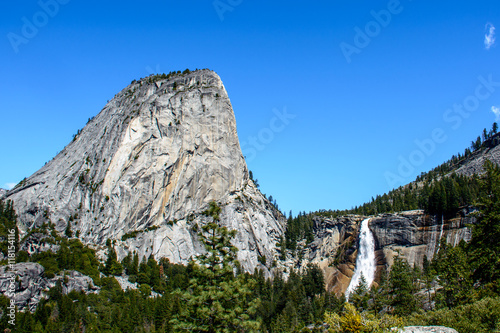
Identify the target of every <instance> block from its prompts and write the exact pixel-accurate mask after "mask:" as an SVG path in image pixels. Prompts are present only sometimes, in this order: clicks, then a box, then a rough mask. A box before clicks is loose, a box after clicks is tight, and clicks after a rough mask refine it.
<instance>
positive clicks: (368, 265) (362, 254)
mask: <svg viewBox="0 0 500 333" xmlns="http://www.w3.org/2000/svg"><path fill="white" fill-rule="evenodd" d="M369 221H370V219H365V220H363V222H361V230H360V233H359V251H358V256H357V258H356V268H355V269H354V275H353V276H352V279H351V283H350V284H349V287H348V288H347V291H346V293H345V296H346V299H347V300H349V295H350V294H351V293H352V292H353V291H354V290H355V289H356V287H357V286H358V285H359V282H360V281H361V276H363V277H364V278H365V280H366V284H367V287H368V288H370V286H371V284H372V282H373V280H374V278H375V268H376V267H375V240H374V238H373V234H372V232H371V230H370V228H369V227H368V222H369Z"/></svg>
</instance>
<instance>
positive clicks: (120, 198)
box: [5, 70, 285, 271]
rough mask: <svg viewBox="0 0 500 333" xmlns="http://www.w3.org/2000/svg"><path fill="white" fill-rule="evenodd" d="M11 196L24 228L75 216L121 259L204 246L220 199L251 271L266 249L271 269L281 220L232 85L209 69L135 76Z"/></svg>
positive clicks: (175, 256)
mask: <svg viewBox="0 0 500 333" xmlns="http://www.w3.org/2000/svg"><path fill="white" fill-rule="evenodd" d="M5 198H6V199H12V200H14V203H15V209H16V211H17V214H18V216H19V218H18V220H19V227H20V230H21V233H22V235H24V234H26V233H27V232H28V231H29V230H30V229H32V228H34V227H36V226H40V225H42V224H43V223H45V222H49V221H51V222H52V223H55V225H56V230H57V231H59V232H61V233H62V232H64V230H65V229H66V228H67V226H68V223H70V227H71V229H72V231H73V232H76V234H77V236H78V237H79V238H80V239H81V240H82V241H83V242H85V243H87V244H96V245H103V244H105V242H106V240H107V239H111V240H114V241H115V242H114V244H115V246H116V248H117V252H118V254H119V257H123V256H125V255H126V253H127V252H128V251H137V252H138V253H139V255H140V256H141V257H142V256H143V255H145V256H146V257H147V256H149V255H150V254H152V255H154V256H155V257H156V258H159V257H167V258H169V259H170V260H171V261H172V262H176V263H186V262H187V261H188V260H189V259H190V258H191V257H192V256H194V255H196V254H198V253H199V252H200V251H203V249H202V247H201V246H200V244H199V242H198V237H197V233H196V230H198V225H201V224H203V223H206V222H207V220H208V217H206V216H204V215H203V214H202V212H203V211H204V210H205V209H207V207H208V203H209V202H210V201H216V202H217V203H218V204H219V205H220V206H221V209H222V211H221V222H222V224H223V225H226V226H228V227H229V228H231V229H236V230H237V231H238V234H237V237H236V239H235V242H234V243H235V245H236V246H237V247H238V248H239V249H240V251H239V253H238V258H239V260H240V261H241V263H242V265H243V267H244V268H245V269H246V270H248V271H253V269H254V268H255V267H261V268H265V267H263V266H262V264H260V263H259V260H258V259H259V257H262V256H264V257H266V259H267V260H266V262H267V263H268V266H269V267H270V265H271V263H272V262H273V260H274V258H275V255H276V251H275V248H276V242H277V241H278V239H279V236H280V235H281V234H282V233H283V231H284V225H285V220H284V218H283V216H282V215H281V213H279V212H278V211H276V210H275V209H274V208H273V206H272V205H271V204H270V203H269V202H268V201H267V199H266V198H265V197H264V196H262V194H261V193H260V192H259V190H258V189H257V188H256V187H255V185H254V183H253V182H252V180H250V179H249V176H248V170H247V166H246V163H245V160H244V158H243V155H242V153H241V149H240V145H239V141H238V136H237V134H236V121H235V117H234V113H233V110H232V106H231V103H230V101H229V98H228V95H227V92H226V90H225V88H224V85H223V84H222V81H221V79H220V78H219V76H218V75H217V74H215V73H214V72H212V71H209V70H199V71H195V72H191V73H187V74H175V75H173V76H170V75H169V77H168V78H167V76H165V75H163V76H150V77H148V78H145V79H141V80H140V81H133V82H132V83H131V84H130V85H129V86H128V87H126V88H125V89H123V90H122V91H121V92H120V93H118V94H117V95H116V96H115V97H114V98H113V99H112V100H111V101H109V103H108V104H107V105H106V106H105V107H104V109H103V110H102V111H101V112H100V113H99V114H98V115H97V116H96V117H94V118H93V119H92V120H90V121H89V123H88V124H87V125H86V126H85V127H84V128H83V130H82V131H81V132H79V133H78V134H77V135H76V136H75V138H74V140H73V141H72V142H71V143H70V144H69V145H68V146H66V147H65V148H64V150H63V151H61V152H60V153H59V154H58V155H57V156H56V157H55V158H54V159H53V160H51V161H50V162H49V163H47V164H46V165H45V166H44V167H43V168H42V169H40V170H39V171H38V172H36V173H35V174H34V175H32V176H31V177H29V178H27V179H25V180H24V181H22V182H21V183H20V184H18V185H17V186H16V187H15V188H14V189H12V190H11V191H9V192H7V194H6V195H5ZM22 235H21V236H22Z"/></svg>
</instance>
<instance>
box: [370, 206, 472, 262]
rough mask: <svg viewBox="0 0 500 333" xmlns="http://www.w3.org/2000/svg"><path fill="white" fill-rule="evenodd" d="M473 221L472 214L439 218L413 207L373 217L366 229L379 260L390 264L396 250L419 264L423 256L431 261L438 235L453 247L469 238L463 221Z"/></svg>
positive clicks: (436, 249)
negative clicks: (372, 239)
mask: <svg viewBox="0 0 500 333" xmlns="http://www.w3.org/2000/svg"><path fill="white" fill-rule="evenodd" d="M473 222H474V219H473V218H472V217H465V216H464V217H461V218H455V219H451V220H441V219H440V218H436V217H431V216H428V215H425V214H424V212H423V211H422V210H415V211H407V212H401V213H397V214H384V215H381V216H377V217H374V218H372V219H371V220H370V229H371V230H372V232H373V234H374V237H375V240H376V247H375V250H376V254H377V257H378V258H379V260H378V261H379V263H382V264H383V262H384V260H385V261H386V262H387V264H388V265H389V266H390V265H392V261H393V258H394V256H395V255H396V254H397V252H400V253H401V254H402V255H403V256H404V257H405V258H406V260H407V261H408V263H409V264H410V265H412V266H413V265H417V266H419V267H422V265H423V261H424V257H427V259H429V260H431V259H432V257H433V256H434V254H435V253H436V252H437V251H438V250H439V241H440V239H441V238H443V237H444V238H445V239H446V242H447V243H449V244H451V245H453V246H456V245H458V243H459V242H460V241H461V240H465V241H469V240H470V237H471V232H470V229H469V228H467V227H466V224H468V223H473Z"/></svg>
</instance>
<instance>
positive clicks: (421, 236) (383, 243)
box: [288, 210, 474, 295]
mask: <svg viewBox="0 0 500 333" xmlns="http://www.w3.org/2000/svg"><path fill="white" fill-rule="evenodd" d="M463 215H464V216H463V217H460V218H455V219H451V220H444V221H441V219H437V218H435V217H431V216H428V215H425V214H424V212H423V211H421V210H416V211H407V212H400V213H396V214H383V215H379V216H375V217H371V219H370V222H369V227H370V230H371V231H372V233H373V236H374V238H375V243H376V244H375V260H376V265H377V271H376V275H375V283H376V282H377V281H379V280H378V279H379V277H380V274H381V272H382V269H383V268H387V267H389V266H391V265H392V262H393V259H394V256H395V255H397V253H398V252H399V253H400V254H401V255H402V256H403V257H405V258H406V260H408V262H409V263H410V265H417V266H419V267H422V265H423V261H424V257H427V258H428V259H429V260H430V259H432V257H433V256H434V254H435V253H436V252H437V251H438V249H439V240H440V239H441V238H445V239H446V242H448V243H449V244H451V245H453V246H456V245H458V243H459V242H460V241H461V240H465V241H469V240H470V236H471V233H470V229H468V228H467V227H466V224H469V223H474V218H472V217H469V216H468V215H467V214H466V212H464V214H463ZM365 218H366V216H358V215H350V216H345V217H337V218H328V217H319V216H318V217H315V218H314V233H315V239H314V241H313V242H312V243H310V244H308V245H307V247H305V250H304V258H305V260H303V261H301V262H297V260H296V261H295V262H293V263H289V265H288V266H292V267H305V266H306V265H307V264H308V263H314V264H317V265H319V267H320V268H321V269H322V270H323V272H324V274H325V282H326V288H327V290H329V291H332V292H335V293H336V294H337V295H340V294H342V293H345V291H346V289H347V287H348V286H349V283H350V281H351V277H352V275H353V273H354V268H355V264H356V256H357V253H358V251H357V248H358V244H357V242H358V233H359V228H360V225H361V221H363V220H364V219H365Z"/></svg>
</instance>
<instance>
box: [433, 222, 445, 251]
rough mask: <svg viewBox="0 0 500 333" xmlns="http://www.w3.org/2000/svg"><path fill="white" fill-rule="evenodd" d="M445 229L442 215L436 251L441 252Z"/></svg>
mask: <svg viewBox="0 0 500 333" xmlns="http://www.w3.org/2000/svg"><path fill="white" fill-rule="evenodd" d="M443 229H444V216H443V215H441V231H440V232H439V238H438V240H437V250H436V252H435V253H438V252H439V247H440V246H441V238H442V237H443Z"/></svg>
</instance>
